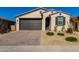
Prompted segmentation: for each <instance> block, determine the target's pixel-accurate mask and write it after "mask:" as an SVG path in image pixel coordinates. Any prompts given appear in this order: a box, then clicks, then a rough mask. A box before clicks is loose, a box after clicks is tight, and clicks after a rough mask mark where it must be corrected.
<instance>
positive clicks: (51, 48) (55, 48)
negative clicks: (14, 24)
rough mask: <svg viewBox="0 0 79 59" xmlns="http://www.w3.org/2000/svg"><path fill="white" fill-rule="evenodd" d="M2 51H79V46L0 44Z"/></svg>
mask: <svg viewBox="0 0 79 59" xmlns="http://www.w3.org/2000/svg"><path fill="white" fill-rule="evenodd" d="M0 52H79V46H77V45H74V46H72V45H70V46H65V45H63V46H58V45H54V46H0Z"/></svg>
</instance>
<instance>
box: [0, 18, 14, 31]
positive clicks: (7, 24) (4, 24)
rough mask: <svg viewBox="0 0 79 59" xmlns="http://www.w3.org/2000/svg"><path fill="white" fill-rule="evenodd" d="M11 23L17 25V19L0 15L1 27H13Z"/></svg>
mask: <svg viewBox="0 0 79 59" xmlns="http://www.w3.org/2000/svg"><path fill="white" fill-rule="evenodd" d="M11 25H15V21H12V20H9V19H6V18H3V17H0V29H5V30H7V29H9V30H10V29H11Z"/></svg>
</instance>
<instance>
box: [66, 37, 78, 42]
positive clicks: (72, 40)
mask: <svg viewBox="0 0 79 59" xmlns="http://www.w3.org/2000/svg"><path fill="white" fill-rule="evenodd" d="M65 40H66V41H70V42H76V41H77V38H75V37H66V38H65Z"/></svg>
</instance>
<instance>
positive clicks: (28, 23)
mask: <svg viewBox="0 0 79 59" xmlns="http://www.w3.org/2000/svg"><path fill="white" fill-rule="evenodd" d="M41 28H42V20H39V19H38V20H20V30H41Z"/></svg>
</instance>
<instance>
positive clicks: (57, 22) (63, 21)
mask: <svg viewBox="0 0 79 59" xmlns="http://www.w3.org/2000/svg"><path fill="white" fill-rule="evenodd" d="M58 17H63V20H62V24H59V21H58ZM56 25H57V26H64V25H65V17H64V16H57V17H56Z"/></svg>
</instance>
